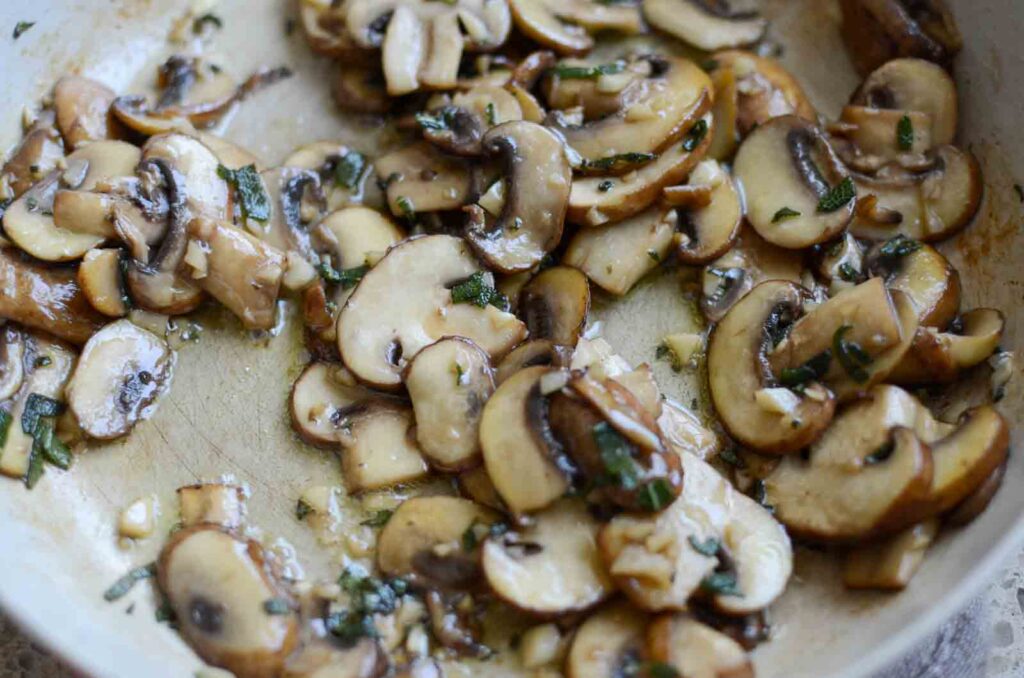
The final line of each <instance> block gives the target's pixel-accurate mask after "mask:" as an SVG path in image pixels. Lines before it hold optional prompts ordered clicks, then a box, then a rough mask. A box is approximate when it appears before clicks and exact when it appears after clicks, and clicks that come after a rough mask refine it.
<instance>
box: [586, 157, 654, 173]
mask: <svg viewBox="0 0 1024 678" xmlns="http://www.w3.org/2000/svg"><path fill="white" fill-rule="evenodd" d="M657 157H658V156H656V155H655V154H653V153H619V154H618V155H609V156H608V157H606V158H598V159H597V160H584V161H583V169H585V170H603V171H616V172H622V171H625V170H628V169H631V168H633V167H637V166H639V165H645V164H647V163H649V162H651V161H652V160H654V159H655V158H657Z"/></svg>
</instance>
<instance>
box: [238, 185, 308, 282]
mask: <svg viewBox="0 0 1024 678" xmlns="http://www.w3.org/2000/svg"><path fill="white" fill-rule="evenodd" d="M260 180H261V182H262V183H263V187H264V189H265V191H266V197H267V202H268V203H269V205H270V215H269V218H268V219H267V220H266V221H264V222H262V223H261V222H259V221H257V220H255V219H253V218H249V219H247V220H246V221H245V226H246V228H247V229H248V230H249V231H250V232H252V233H254V234H256V235H257V236H258V237H259V238H260V240H263V241H264V242H266V243H267V244H268V245H271V246H272V247H276V248H277V249H279V250H281V251H282V252H289V251H291V252H296V253H298V254H299V255H301V256H302V257H303V258H305V259H306V260H307V261H309V262H315V261H317V257H316V254H315V253H314V251H313V246H312V244H311V242H310V225H311V224H312V223H313V222H315V221H317V220H319V219H320V216H321V215H322V214H323V212H324V210H325V209H326V204H325V200H324V194H323V189H322V187H321V184H320V175H319V174H317V173H316V172H314V171H311V170H305V169H298V168H295V167H277V168H275V169H270V170H266V171H264V172H261V173H260Z"/></svg>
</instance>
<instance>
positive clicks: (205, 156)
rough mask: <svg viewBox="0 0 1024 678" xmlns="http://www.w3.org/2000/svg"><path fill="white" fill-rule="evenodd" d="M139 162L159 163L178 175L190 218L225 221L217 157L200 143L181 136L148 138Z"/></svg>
mask: <svg viewBox="0 0 1024 678" xmlns="http://www.w3.org/2000/svg"><path fill="white" fill-rule="evenodd" d="M142 160H143V162H146V161H153V160H162V161H164V162H165V163H167V165H168V166H169V167H171V168H173V169H174V170H175V171H176V172H177V173H178V174H179V175H180V176H181V184H182V185H181V189H180V190H181V192H182V193H183V194H184V200H185V204H186V206H187V207H188V210H189V211H190V212H191V216H192V217H193V218H196V217H206V218H207V219H227V218H229V216H230V214H229V213H228V203H229V197H228V186H227V183H225V181H224V180H223V179H221V178H220V176H219V174H218V173H217V167H218V166H219V165H220V162H219V161H218V160H217V156H216V155H214V153H213V152H212V151H211V150H210V149H209V148H208V147H207V146H206V145H205V144H204V143H203V142H201V141H199V140H198V139H196V138H194V137H190V136H186V135H184V134H176V133H171V134H162V135H159V136H155V137H151V138H150V139H149V140H148V141H147V142H146V145H145V146H143V147H142Z"/></svg>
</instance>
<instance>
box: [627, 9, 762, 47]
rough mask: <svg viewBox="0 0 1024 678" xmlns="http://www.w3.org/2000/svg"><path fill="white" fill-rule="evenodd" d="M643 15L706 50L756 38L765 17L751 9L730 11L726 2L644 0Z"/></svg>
mask: <svg viewBox="0 0 1024 678" xmlns="http://www.w3.org/2000/svg"><path fill="white" fill-rule="evenodd" d="M643 4H644V16H645V17H646V18H647V20H648V21H649V22H650V23H651V25H652V26H654V27H655V28H657V29H659V30H662V31H665V32H666V33H668V34H669V35H671V36H673V37H675V38H679V39H680V40H682V41H683V42H685V43H688V44H690V45H693V46H694V47H696V48H697V49H703V50H707V51H711V50H716V49H722V48H723V47H739V46H740V45H749V44H752V43H755V42H757V41H758V40H760V39H761V36H763V35H764V32H765V29H767V28H768V21H767V20H765V19H764V18H762V17H761V16H760V15H758V13H757V12H755V11H742V12H737V11H733V10H732V8H731V7H730V6H729V5H730V3H729V2H717V1H716V0H712V1H711V2H708V1H707V0H644V3H643Z"/></svg>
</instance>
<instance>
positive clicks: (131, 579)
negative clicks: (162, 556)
mask: <svg viewBox="0 0 1024 678" xmlns="http://www.w3.org/2000/svg"><path fill="white" fill-rule="evenodd" d="M155 576H156V563H150V564H149V565H143V566H142V567H136V568H135V569H134V570H131V571H129V572H128V574H126V575H124V576H123V577H121V578H120V579H118V580H117V581H116V582H114V585H113V586H111V587H110V588H109V589H107V590H106V591H104V592H103V600H105V601H107V602H108V603H112V602H114V601H115V600H117V599H119V598H123V597H124V596H125V595H127V593H128V592H129V591H131V590H132V588H133V587H134V586H135V584H137V583H138V582H140V581H142V580H143V579H151V578H152V577H155Z"/></svg>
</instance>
